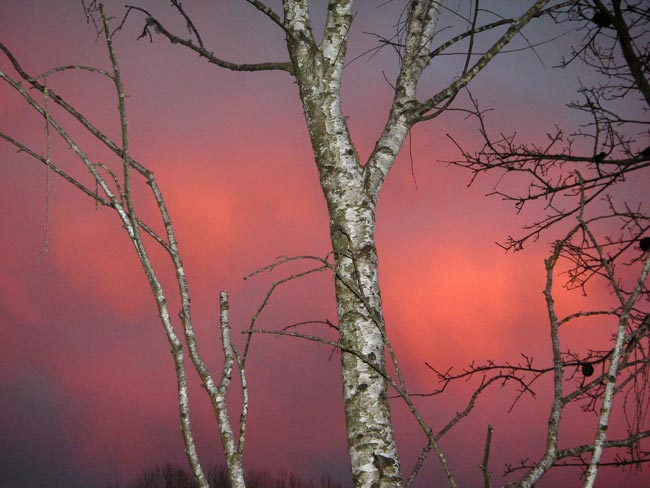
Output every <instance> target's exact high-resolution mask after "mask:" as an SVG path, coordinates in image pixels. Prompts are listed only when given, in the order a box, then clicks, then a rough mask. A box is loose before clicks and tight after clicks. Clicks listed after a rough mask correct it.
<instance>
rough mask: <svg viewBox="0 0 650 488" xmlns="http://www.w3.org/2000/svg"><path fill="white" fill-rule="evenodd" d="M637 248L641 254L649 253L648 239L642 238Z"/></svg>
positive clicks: (649, 239) (649, 238) (649, 243)
mask: <svg viewBox="0 0 650 488" xmlns="http://www.w3.org/2000/svg"><path fill="white" fill-rule="evenodd" d="M639 247H640V248H641V250H642V251H643V252H648V251H650V237H642V238H641V239H639Z"/></svg>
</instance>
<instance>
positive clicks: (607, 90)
mask: <svg viewBox="0 0 650 488" xmlns="http://www.w3.org/2000/svg"><path fill="white" fill-rule="evenodd" d="M552 15H553V17H554V19H555V21H556V22H557V23H558V24H559V25H566V26H569V27H572V28H573V27H576V26H577V29H578V32H579V33H580V35H581V42H580V43H579V44H577V45H575V46H574V47H573V50H572V51H571V53H569V55H568V56H566V57H565V58H564V59H563V60H562V62H561V63H560V65H559V67H558V68H560V69H566V68H568V67H570V66H572V65H574V64H579V63H581V64H582V65H583V67H587V68H589V69H591V70H592V71H593V73H594V78H593V79H594V80H595V81H594V82H593V84H590V85H588V84H586V83H585V82H584V81H581V82H580V87H579V90H578V99H577V100H574V101H571V102H570V103H568V107H570V108H571V109H574V110H577V111H579V112H580V113H581V114H582V115H583V118H584V123H583V124H581V125H580V126H578V127H574V128H569V129H568V130H567V129H565V128H562V127H559V126H556V127H555V128H554V129H553V130H551V131H549V132H548V133H547V134H546V140H545V141H543V142H522V141H521V140H520V138H519V137H518V136H517V135H516V133H512V134H506V133H503V132H498V131H494V130H492V128H491V127H490V124H489V118H488V115H487V111H485V110H483V109H482V108H481V107H480V106H479V103H478V100H476V99H475V98H474V97H473V96H472V95H471V94H469V100H470V108H469V110H468V111H469V113H470V114H471V115H472V116H473V117H474V118H475V120H476V121H477V122H478V126H479V132H480V134H481V136H482V138H483V143H482V146H481V147H480V148H479V149H478V150H472V149H468V148H466V147H464V146H463V145H462V144H461V143H460V142H459V141H456V140H454V142H455V143H456V145H457V147H458V148H459V150H460V152H461V154H462V159H460V160H457V161H453V162H452V163H453V164H455V165H457V166H460V167H463V168H466V169H468V170H469V171H471V175H472V177H471V182H470V184H471V183H474V182H475V181H476V180H477V179H478V178H479V177H482V176H484V175H496V176H497V181H498V183H497V184H496V185H495V187H494V190H493V191H492V192H491V193H490V194H491V195H494V196H497V197H500V198H502V199H504V200H507V201H510V202H512V203H513V204H514V206H515V209H516V210H517V211H518V212H519V211H521V210H522V209H523V208H524V207H527V206H536V207H535V208H537V209H540V208H541V209H542V210H543V212H544V216H543V217H542V218H541V219H538V220H536V221H534V222H532V223H531V224H530V225H528V226H527V227H526V228H525V232H524V233H523V235H520V236H516V237H513V236H510V237H508V239H507V240H506V242H504V243H503V244H501V246H502V247H503V248H504V249H506V250H513V251H519V250H521V249H523V248H524V245H525V244H527V243H528V242H529V241H532V240H537V239H539V238H540V237H542V236H549V235H552V233H553V232H557V231H558V230H559V229H564V230H563V231H562V232H563V233H562V234H561V236H562V237H560V238H557V239H555V240H554V243H553V245H552V250H551V253H550V256H549V257H548V259H546V261H545V267H546V287H545V289H544V296H545V300H546V309H547V312H548V323H549V326H550V332H551V359H552V360H551V361H550V362H549V363H547V364H545V365H543V366H539V365H538V364H539V362H537V363H534V361H533V358H531V357H528V356H526V355H522V358H523V359H522V360H521V361H519V362H514V363H511V362H503V363H499V362H496V361H488V362H487V363H485V364H470V365H469V366H468V367H466V368H465V369H463V370H462V371H460V372H457V371H454V370H453V369H452V370H447V371H444V370H439V369H436V368H433V367H431V366H429V367H430V368H431V369H432V370H433V372H434V373H435V374H436V375H437V377H438V379H439V380H440V382H441V387H440V389H439V390H438V391H437V392H434V394H437V393H440V392H442V391H444V390H445V388H446V387H447V386H448V385H449V384H450V383H453V382H456V381H459V380H467V379H470V378H480V381H481V384H484V383H485V382H488V381H492V380H495V379H499V380H501V381H502V382H503V383H504V384H505V383H512V384H515V385H516V386H517V389H518V394H517V395H516V396H515V398H514V402H513V406H514V404H516V403H517V401H518V400H519V399H520V398H521V397H522V396H523V395H532V396H535V388H536V386H537V384H538V383H540V381H539V380H540V378H542V377H545V376H549V377H551V378H552V380H553V381H552V384H553V399H552V402H551V405H550V408H549V428H548V432H547V439H546V448H545V452H544V455H543V457H542V458H541V459H539V460H537V461H536V462H530V461H529V460H523V461H520V462H519V463H517V464H512V465H509V466H507V468H506V473H507V474H510V473H513V472H523V477H522V479H521V481H520V482H518V483H517V486H533V485H534V483H535V482H536V481H537V480H539V479H540V478H541V476H542V475H543V474H544V473H545V472H547V471H548V470H549V469H551V468H552V467H566V466H573V467H579V468H582V475H583V477H584V486H593V484H594V481H595V478H596V473H597V470H598V468H599V467H601V466H617V467H621V466H623V467H625V466H627V467H630V466H632V467H634V468H641V467H642V466H643V465H644V464H646V463H649V462H650V449H649V448H648V437H650V411H649V410H650V386H649V385H650V381H649V380H650V289H649V288H648V285H647V278H648V271H649V270H650V216H649V214H648V210H647V200H646V199H645V198H644V195H639V194H634V193H630V192H629V191H625V190H624V187H625V185H626V184H627V183H628V182H633V183H634V182H635V180H636V181H637V182H638V181H648V177H649V176H650V169H649V166H650V146H649V145H648V144H649V143H650V137H649V136H650V121H649V120H648V117H647V115H648V111H649V110H650V84H649V73H650V63H649V62H648V55H649V54H650V34H649V32H650V11H648V9H647V4H645V3H644V2H639V1H629V2H621V1H618V0H613V1H611V2H603V1H600V0H596V1H595V2H591V1H589V2H585V1H580V2H575V3H574V4H573V5H571V6H570V7H569V8H566V9H562V10H559V11H556V12H554V13H553V14H552ZM513 181H514V182H515V183H517V184H515V185H513V184H510V183H512V182H513ZM521 188H524V190H523V191H519V190H517V189H521ZM559 224H561V225H559ZM558 281H560V286H558V283H557V282H558ZM603 287H606V288H608V290H609V293H610V296H611V303H601V304H599V305H597V306H596V308H588V307H589V305H588V301H585V306H586V307H587V308H583V309H577V310H573V311H571V312H570V313H568V314H566V315H559V313H558V312H557V310H556V309H557V307H556V299H557V295H558V288H565V289H568V290H576V289H577V290H578V291H581V292H582V293H583V294H584V295H587V294H588V292H589V291H590V290H598V289H599V288H603ZM560 291H561V290H560ZM585 320H600V321H603V320H604V321H606V322H607V323H608V324H611V329H610V330H611V342H610V346H609V347H607V348H605V349H603V350H600V349H589V348H586V349H584V350H570V349H568V348H566V346H563V341H562V338H563V335H564V334H566V331H567V330H568V329H570V328H572V327H577V326H578V322H581V324H584V321H585ZM585 347H586V346H585ZM571 404H577V405H579V406H580V407H581V409H582V411H583V412H585V414H591V417H587V418H593V415H594V414H595V415H596V419H597V425H596V426H595V429H594V433H593V437H592V439H593V441H592V442H591V443H587V444H584V445H577V446H573V447H569V448H564V449H560V448H559V447H558V438H559V436H560V418H561V417H562V414H563V413H564V412H565V409H566V408H567V407H568V406H569V405H571ZM613 411H614V412H616V413H617V414H618V413H620V414H622V415H624V416H625V420H626V425H627V429H626V431H625V432H624V433H623V434H622V437H613V436H611V435H608V426H609V423H610V417H611V415H612V412H613ZM610 434H611V433H610ZM607 452H609V453H610V454H609V455H605V453H607Z"/></svg>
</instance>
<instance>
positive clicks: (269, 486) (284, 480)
mask: <svg viewBox="0 0 650 488" xmlns="http://www.w3.org/2000/svg"><path fill="white" fill-rule="evenodd" d="M206 478H207V481H208V484H209V485H210V488H231V484H230V479H229V476H228V468H227V467H226V466H223V465H222V466H212V467H211V468H210V469H209V470H208V472H207V476H206ZM246 480H247V481H246V484H247V486H248V487H250V488H343V485H342V484H341V483H339V482H338V481H335V480H333V479H332V478H330V477H329V475H326V476H323V477H322V478H321V479H320V482H314V481H308V480H304V479H302V478H301V477H300V476H298V475H297V474H296V473H294V472H291V471H288V470H286V469H284V468H282V469H279V470H278V471H277V472H275V473H272V472H270V471H269V470H264V469H251V470H247V471H246ZM126 487H127V488H197V487H198V484H197V482H196V481H194V479H193V478H192V475H191V474H190V473H189V472H188V471H187V470H185V469H183V468H181V467H179V466H176V465H174V464H171V463H167V464H165V465H162V466H154V467H152V468H146V469H145V470H144V471H143V472H142V473H141V474H140V475H139V476H138V477H137V478H136V479H135V480H134V481H132V482H131V483H129V484H128V485H126ZM106 488H120V485H119V484H113V485H109V486H107V487H106Z"/></svg>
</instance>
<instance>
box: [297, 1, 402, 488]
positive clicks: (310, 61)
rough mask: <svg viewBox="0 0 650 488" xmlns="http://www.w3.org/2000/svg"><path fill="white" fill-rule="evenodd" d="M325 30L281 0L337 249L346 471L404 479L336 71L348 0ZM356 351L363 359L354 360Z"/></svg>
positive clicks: (365, 209)
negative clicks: (317, 35)
mask: <svg viewBox="0 0 650 488" xmlns="http://www.w3.org/2000/svg"><path fill="white" fill-rule="evenodd" d="M330 7H331V8H330V11H329V12H328V20H327V25H326V28H325V31H326V32H325V36H324V39H323V42H322V43H321V45H320V46H319V45H317V44H316V43H315V41H314V38H313V35H312V32H311V27H310V23H309V14H308V6H307V2H302V1H295V2H286V3H285V19H286V20H287V22H288V23H289V25H291V26H292V33H293V34H292V35H289V36H288V37H287V45H288V48H289V52H290V54H291V60H292V64H293V68H294V72H295V76H296V80H297V82H298V87H299V89H300V98H301V100H302V103H303V109H304V113H305V118H306V121H307V127H308V129H309V134H310V137H311V143H312V146H313V149H314V155H315V159H316V165H317V167H318V172H319V177H320V183H321V187H322V189H323V194H324V195H325V199H326V200H327V205H328V210H329V216H330V238H331V241H332V248H333V250H334V253H335V265H336V280H335V288H336V301H337V307H338V319H339V327H340V342H341V345H342V346H343V347H344V348H345V349H348V350H352V351H354V352H355V353H356V354H358V356H357V355H355V354H350V353H342V354H341V361H342V369H343V394H344V401H345V417H346V424H347V433H348V450H349V456H350V463H351V467H352V476H353V481H354V484H355V486H357V487H375V488H378V487H389V486H390V487H398V486H401V485H402V481H401V474H400V469H399V460H398V457H397V449H396V447H395V441H394V438H393V431H392V427H391V418H390V406H389V402H388V391H387V390H388V385H387V383H386V381H385V379H384V377H383V375H382V373H383V371H384V367H385V354H384V331H383V330H382V329H383V320H382V318H381V316H382V313H381V310H382V309H381V297H380V293H379V282H378V276H377V252H376V248H375V202H376V196H377V193H378V188H375V189H374V191H373V190H370V188H368V185H366V184H365V183H364V171H363V167H362V166H361V164H360V162H359V160H358V157H357V155H356V151H355V150H354V146H353V144H352V140H351V138H350V134H349V131H348V127H347V123H346V118H345V117H344V116H343V113H342V112H341V100H340V77H341V71H342V68H343V59H344V57H345V41H346V36H347V33H348V29H349V25H350V22H351V20H352V12H351V2H346V1H342V2H338V3H333V4H330ZM359 356H361V357H362V358H364V360H362V359H360V357H359Z"/></svg>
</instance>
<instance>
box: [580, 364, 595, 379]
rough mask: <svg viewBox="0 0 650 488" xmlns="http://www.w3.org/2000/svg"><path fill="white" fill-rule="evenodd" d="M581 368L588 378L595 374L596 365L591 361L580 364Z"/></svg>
mask: <svg viewBox="0 0 650 488" xmlns="http://www.w3.org/2000/svg"><path fill="white" fill-rule="evenodd" d="M580 369H581V370H582V375H583V376H584V377H585V378H587V377H589V376H591V375H592V374H594V366H593V364H591V363H582V364H581V365H580Z"/></svg>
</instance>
